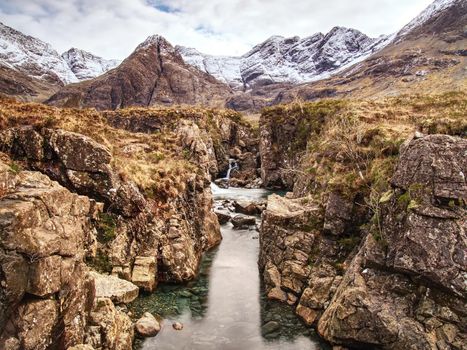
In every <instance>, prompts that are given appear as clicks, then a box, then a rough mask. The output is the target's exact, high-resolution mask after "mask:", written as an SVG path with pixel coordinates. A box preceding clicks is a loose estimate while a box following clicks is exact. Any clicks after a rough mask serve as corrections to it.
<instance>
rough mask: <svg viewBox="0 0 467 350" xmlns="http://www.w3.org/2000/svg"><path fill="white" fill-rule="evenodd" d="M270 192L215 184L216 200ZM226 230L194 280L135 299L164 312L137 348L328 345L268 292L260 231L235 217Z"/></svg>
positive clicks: (290, 349) (291, 349)
mask: <svg viewBox="0 0 467 350" xmlns="http://www.w3.org/2000/svg"><path fill="white" fill-rule="evenodd" d="M268 194H270V192H268V191H266V190H261V189H260V190H253V189H234V188H229V189H221V188H219V187H217V186H215V185H213V195H214V199H215V200H216V201H221V200H226V199H228V200H249V201H254V200H259V199H262V198H265V197H266V196H267V195H268ZM217 203H218V202H217ZM259 220H260V219H259V218H258V223H259ZM221 231H222V236H223V240H222V243H221V244H220V245H219V246H218V247H216V248H215V249H213V250H211V251H210V252H208V253H207V254H206V255H205V257H204V259H203V261H202V264H201V268H200V274H199V277H198V278H197V279H196V280H195V281H192V282H190V283H188V284H185V285H173V284H162V285H159V287H158V289H157V291H156V293H153V294H150V295H142V296H141V297H139V298H138V299H137V300H136V301H135V302H134V303H133V304H132V305H131V309H132V311H133V312H134V313H135V314H137V315H139V314H142V313H143V312H144V311H149V312H151V313H153V314H158V315H160V316H161V317H162V318H163V326H162V330H161V331H160V332H159V334H158V335H157V336H156V337H154V338H148V339H144V340H143V339H137V341H136V343H135V344H136V345H135V346H136V348H138V349H146V350H150V349H154V350H155V349H157V350H182V349H183V350H185V349H186V350H188V349H190V350H192V349H193V350H194V349H200V350H201V349H203V350H207V349H222V350H229V349H232V350H233V349H242V350H248V349H254V350H279V349H280V350H301V349H328V347H327V346H326V345H325V344H323V343H321V342H320V340H319V338H318V337H317V335H316V334H315V332H314V331H313V330H312V329H311V328H309V327H306V326H305V325H304V324H303V323H302V322H301V321H300V320H299V319H298V317H297V316H296V315H295V314H294V313H293V310H292V308H290V307H289V306H287V305H284V304H280V303H278V302H274V301H270V300H267V299H266V298H265V297H264V292H263V290H262V286H261V282H260V276H259V272H258V265H257V260H258V251H259V240H258V231H257V230H255V229H250V230H235V229H233V227H232V224H231V223H227V224H225V225H222V226H221ZM175 321H177V322H181V323H182V324H183V329H182V330H181V331H176V330H174V329H173V328H172V326H171V325H172V323H173V322H175Z"/></svg>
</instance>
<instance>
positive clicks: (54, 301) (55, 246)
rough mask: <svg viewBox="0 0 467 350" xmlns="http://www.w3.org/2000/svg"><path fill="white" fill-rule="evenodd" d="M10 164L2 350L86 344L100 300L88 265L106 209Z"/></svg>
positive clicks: (1, 221)
mask: <svg viewBox="0 0 467 350" xmlns="http://www.w3.org/2000/svg"><path fill="white" fill-rule="evenodd" d="M4 159H6V158H4ZM8 163H10V164H14V163H11V161H8V160H7V162H0V231H1V240H0V283H1V286H2V288H1V290H0V347H1V348H5V347H7V344H10V345H11V344H18V347H19V348H21V349H31V350H32V349H34V350H40V349H49V348H67V347H69V346H73V345H76V344H81V343H83V342H84V340H85V330H86V327H87V325H88V313H89V312H90V310H91V308H92V304H93V299H94V284H93V281H92V279H90V278H89V276H88V273H87V271H88V270H87V267H86V265H85V264H84V258H85V257H86V256H92V255H93V254H95V244H96V241H95V236H96V232H95V229H94V226H93V224H92V222H93V220H94V219H95V218H96V216H97V214H98V213H99V211H101V210H102V206H101V205H99V204H97V203H96V202H94V201H93V200H90V199H88V198H87V197H83V196H78V195H76V194H73V193H71V192H70V191H68V190H67V189H66V188H64V187H62V186H60V185H59V184H58V183H57V182H54V181H51V180H50V179H49V178H48V177H47V176H45V175H42V174H40V173H38V172H29V171H19V170H18V169H17V168H16V167H15V166H13V167H11V166H8V165H7V164H8ZM10 345H8V346H10Z"/></svg>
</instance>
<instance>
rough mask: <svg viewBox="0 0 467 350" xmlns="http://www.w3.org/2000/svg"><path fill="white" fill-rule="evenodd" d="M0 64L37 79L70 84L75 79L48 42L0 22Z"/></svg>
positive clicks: (75, 80)
mask: <svg viewBox="0 0 467 350" xmlns="http://www.w3.org/2000/svg"><path fill="white" fill-rule="evenodd" d="M0 64H2V65H4V66H7V67H9V68H12V69H15V70H18V71H21V72H24V73H26V74H28V75H30V76H33V77H35V78H38V79H43V80H48V81H55V82H62V83H63V84H69V83H74V82H77V81H78V79H77V78H76V76H75V75H74V73H73V72H72V71H71V69H70V67H68V65H67V63H66V62H65V60H63V58H62V57H60V55H59V54H58V52H57V51H55V50H54V49H53V48H52V46H51V45H49V44H47V43H45V42H43V41H41V40H39V39H36V38H34V37H31V36H28V35H24V34H23V33H21V32H19V31H17V30H15V29H13V28H10V27H8V26H6V25H4V24H3V23H0Z"/></svg>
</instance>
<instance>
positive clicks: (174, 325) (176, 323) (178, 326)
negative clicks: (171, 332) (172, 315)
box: [172, 322, 183, 331]
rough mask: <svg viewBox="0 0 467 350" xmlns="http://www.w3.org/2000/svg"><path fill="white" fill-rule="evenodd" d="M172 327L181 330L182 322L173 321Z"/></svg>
mask: <svg viewBox="0 0 467 350" xmlns="http://www.w3.org/2000/svg"><path fill="white" fill-rule="evenodd" d="M172 328H173V329H175V330H176V331H181V330H182V329H183V324H182V323H180V322H174V323H172Z"/></svg>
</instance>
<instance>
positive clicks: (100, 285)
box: [91, 272, 139, 304]
mask: <svg viewBox="0 0 467 350" xmlns="http://www.w3.org/2000/svg"><path fill="white" fill-rule="evenodd" d="M91 276H92V278H93V279H94V285H95V286H96V297H97V298H108V299H110V300H112V301H113V302H115V303H117V304H128V303H130V302H132V301H133V300H135V299H136V298H137V297H138V293H139V288H138V286H136V285H134V284H133V283H131V282H128V281H125V280H123V279H120V278H118V277H115V276H110V275H104V274H100V273H97V272H91Z"/></svg>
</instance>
